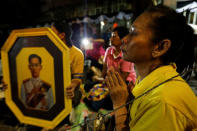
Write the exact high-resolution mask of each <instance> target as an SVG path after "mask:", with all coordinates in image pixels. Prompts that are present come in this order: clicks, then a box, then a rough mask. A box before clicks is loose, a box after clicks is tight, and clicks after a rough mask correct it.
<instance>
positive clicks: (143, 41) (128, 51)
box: [121, 13, 153, 63]
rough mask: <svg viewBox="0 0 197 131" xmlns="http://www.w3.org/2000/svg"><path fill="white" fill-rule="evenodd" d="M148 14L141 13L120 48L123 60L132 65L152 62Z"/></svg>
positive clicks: (151, 35) (151, 36)
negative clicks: (132, 63)
mask: <svg viewBox="0 0 197 131" xmlns="http://www.w3.org/2000/svg"><path fill="white" fill-rule="evenodd" d="M150 22H151V19H150V14H149V13H143V14H142V15H140V16H139V17H138V18H137V19H136V20H135V21H134V23H133V25H132V26H131V28H130V33H129V34H128V35H127V36H126V38H124V42H125V44H124V45H123V46H122V47H121V49H122V52H123V59H124V60H127V61H131V62H134V63H139V62H147V61H151V60H152V53H151V52H152V49H153V42H152V38H153V33H152V30H151V29H150V28H149V23H150Z"/></svg>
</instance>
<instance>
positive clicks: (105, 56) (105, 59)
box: [103, 47, 110, 64]
mask: <svg viewBox="0 0 197 131" xmlns="http://www.w3.org/2000/svg"><path fill="white" fill-rule="evenodd" d="M109 50H110V47H109V48H107V50H106V52H105V55H104V58H103V63H105V64H106V63H107V56H108V53H109Z"/></svg>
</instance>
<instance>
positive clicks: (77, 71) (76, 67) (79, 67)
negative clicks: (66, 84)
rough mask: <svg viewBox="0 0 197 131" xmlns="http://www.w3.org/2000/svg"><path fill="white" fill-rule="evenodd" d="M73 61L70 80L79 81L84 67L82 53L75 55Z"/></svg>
mask: <svg viewBox="0 0 197 131" xmlns="http://www.w3.org/2000/svg"><path fill="white" fill-rule="evenodd" d="M73 59H74V60H73V63H71V74H72V79H77V80H80V81H81V79H82V78H83V67H84V56H83V54H82V52H78V53H76V54H75V57H74V58H73Z"/></svg>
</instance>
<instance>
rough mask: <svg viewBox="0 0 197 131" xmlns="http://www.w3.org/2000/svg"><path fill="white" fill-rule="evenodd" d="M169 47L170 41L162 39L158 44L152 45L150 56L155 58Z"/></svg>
mask: <svg viewBox="0 0 197 131" xmlns="http://www.w3.org/2000/svg"><path fill="white" fill-rule="evenodd" d="M170 47H171V41H170V40H169V39H164V40H162V41H160V42H159V43H158V44H156V45H154V47H153V50H152V57H153V58H157V57H160V56H162V55H164V54H165V53H166V52H167V51H168V50H169V48H170Z"/></svg>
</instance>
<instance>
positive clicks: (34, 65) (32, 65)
mask: <svg viewBox="0 0 197 131" xmlns="http://www.w3.org/2000/svg"><path fill="white" fill-rule="evenodd" d="M39 66H41V64H29V67H30V68H33V67H39Z"/></svg>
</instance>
